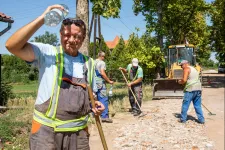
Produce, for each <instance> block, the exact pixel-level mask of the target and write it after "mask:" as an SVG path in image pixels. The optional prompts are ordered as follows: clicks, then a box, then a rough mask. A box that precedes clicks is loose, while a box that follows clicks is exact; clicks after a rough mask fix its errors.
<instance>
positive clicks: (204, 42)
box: [133, 0, 211, 64]
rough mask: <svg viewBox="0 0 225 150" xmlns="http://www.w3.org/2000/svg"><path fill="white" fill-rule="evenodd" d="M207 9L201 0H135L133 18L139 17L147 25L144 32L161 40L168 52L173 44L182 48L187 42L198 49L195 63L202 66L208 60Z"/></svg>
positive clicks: (208, 6)
mask: <svg viewBox="0 0 225 150" xmlns="http://www.w3.org/2000/svg"><path fill="white" fill-rule="evenodd" d="M210 8H211V7H210V5H209V4H207V3H206V2H205V1H204V0H195V1H186V0H172V1H171V0H164V1H163V0H160V1H158V0H151V1H149V0H135V3H134V6H133V10H134V13H135V14H138V13H140V12H141V13H142V14H143V15H144V16H145V19H146V21H147V25H146V28H147V32H149V33H152V32H155V34H156V35H157V37H158V44H157V45H159V46H160V45H161V44H160V42H159V41H160V37H161V36H163V37H164V41H166V44H164V46H165V47H166V48H167V47H168V45H172V44H183V43H185V40H186V39H187V40H188V42H189V43H190V44H194V45H195V46H197V47H199V51H198V52H197V61H198V62H199V63H201V64H202V63H203V61H205V60H208V58H209V57H210V47H209V35H210V32H209V31H210V30H209V28H208V27H207V25H206V19H205V18H206V14H207V13H208V12H209V10H210Z"/></svg>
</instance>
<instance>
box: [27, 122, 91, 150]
mask: <svg viewBox="0 0 225 150" xmlns="http://www.w3.org/2000/svg"><path fill="white" fill-rule="evenodd" d="M30 149H31V150H90V147H89V135H88V133H87V131H85V130H80V131H77V132H54V129H53V128H51V127H48V126H45V125H41V127H40V128H39V130H38V131H37V132H35V133H31V136H30Z"/></svg>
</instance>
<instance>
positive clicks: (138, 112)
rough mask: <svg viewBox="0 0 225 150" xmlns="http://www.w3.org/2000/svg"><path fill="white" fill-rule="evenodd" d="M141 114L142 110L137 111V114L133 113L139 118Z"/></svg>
mask: <svg viewBox="0 0 225 150" xmlns="http://www.w3.org/2000/svg"><path fill="white" fill-rule="evenodd" d="M140 114H141V111H140V110H138V111H135V112H134V113H133V115H134V116H139V115H140Z"/></svg>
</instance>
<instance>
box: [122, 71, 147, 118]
mask: <svg viewBox="0 0 225 150" xmlns="http://www.w3.org/2000/svg"><path fill="white" fill-rule="evenodd" d="M120 71H121V73H122V75H123V78H124V80H125V81H126V83H127V84H128V81H127V78H126V77H125V75H124V73H123V71H122V70H120ZM129 90H130V91H131V93H132V95H133V96H134V100H135V103H136V104H137V105H138V107H139V110H140V111H141V114H140V115H139V116H138V117H143V116H145V115H147V114H144V113H143V111H142V110H141V106H140V105H139V103H138V101H137V98H136V96H135V94H134V92H133V90H132V89H131V87H129Z"/></svg>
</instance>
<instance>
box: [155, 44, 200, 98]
mask: <svg viewBox="0 0 225 150" xmlns="http://www.w3.org/2000/svg"><path fill="white" fill-rule="evenodd" d="M165 59H166V67H165V76H166V78H159V79H154V80H153V99H160V98H181V97H183V88H184V87H183V85H180V84H178V80H179V79H182V78H183V70H182V68H181V66H179V64H180V62H181V61H182V60H187V61H188V62H189V64H190V65H191V66H194V67H195V68H196V69H197V70H198V72H199V73H200V74H201V67H200V66H199V65H198V63H196V55H195V47H194V45H193V44H179V45H170V46H169V48H168V51H167V56H165Z"/></svg>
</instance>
